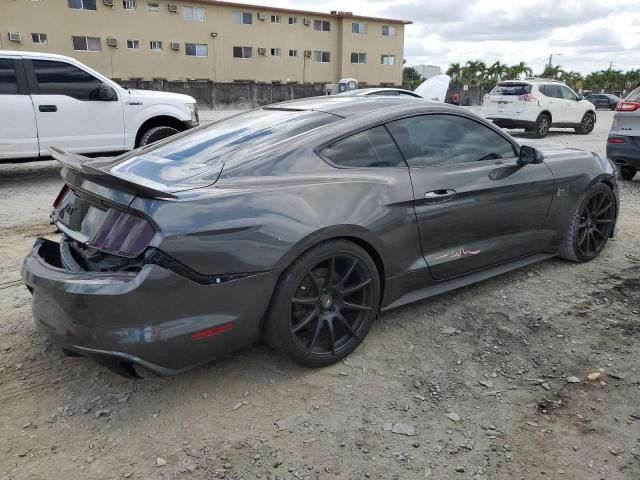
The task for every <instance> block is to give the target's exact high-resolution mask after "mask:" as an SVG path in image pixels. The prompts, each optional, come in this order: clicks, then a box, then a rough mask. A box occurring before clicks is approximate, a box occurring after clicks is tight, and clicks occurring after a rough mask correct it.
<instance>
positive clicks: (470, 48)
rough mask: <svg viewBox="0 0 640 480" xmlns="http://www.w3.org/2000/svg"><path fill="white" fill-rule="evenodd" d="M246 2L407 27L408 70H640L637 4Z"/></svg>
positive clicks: (596, 0)
mask: <svg viewBox="0 0 640 480" xmlns="http://www.w3.org/2000/svg"><path fill="white" fill-rule="evenodd" d="M247 3H253V4H257V5H271V6H278V7H291V8H298V9H305V10H306V9H308V10H316V11H323V12H325V11H326V12H329V11H331V10H344V11H351V12H353V13H354V14H355V15H367V16H380V17H386V18H397V19H402V20H410V21H412V22H413V24H412V25H408V26H407V29H406V32H405V59H406V60H407V65H418V64H427V65H438V66H440V67H442V70H443V71H445V70H446V68H447V67H448V66H449V65H450V64H451V63H454V62H459V63H464V62H466V61H467V60H483V61H484V62H486V63H487V64H490V63H493V62H494V61H496V60H500V61H501V62H503V63H507V64H515V63H518V62H520V61H524V62H526V63H527V64H528V65H529V66H530V67H532V68H533V70H534V73H538V74H539V73H541V72H542V70H543V69H544V66H545V65H546V64H547V62H548V61H549V55H550V54H554V56H553V64H554V65H561V66H562V68H563V69H565V70H576V71H578V72H580V73H582V74H587V73H589V72H592V71H596V70H603V69H607V68H609V65H610V63H611V62H612V64H613V68H614V69H617V70H629V69H635V68H640V0H421V1H416V0H340V1H330V0H298V1H292V0H264V1H263V0H247Z"/></svg>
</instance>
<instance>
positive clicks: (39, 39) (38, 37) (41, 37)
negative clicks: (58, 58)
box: [31, 33, 49, 45]
mask: <svg viewBox="0 0 640 480" xmlns="http://www.w3.org/2000/svg"><path fill="white" fill-rule="evenodd" d="M31 40H33V43H39V44H41V45H46V44H47V43H49V42H48V41H47V34H46V33H32V34H31Z"/></svg>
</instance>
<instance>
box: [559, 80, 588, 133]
mask: <svg viewBox="0 0 640 480" xmlns="http://www.w3.org/2000/svg"><path fill="white" fill-rule="evenodd" d="M559 87H560V91H561V92H562V98H563V99H564V102H565V105H566V107H565V113H564V115H565V117H564V122H565V123H576V124H577V123H580V122H581V121H582V116H583V115H584V113H585V112H584V107H583V105H582V102H579V101H578V95H576V94H575V92H574V91H573V90H571V89H570V88H569V87H567V86H566V85H559Z"/></svg>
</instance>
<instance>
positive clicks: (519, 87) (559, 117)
mask: <svg viewBox="0 0 640 480" xmlns="http://www.w3.org/2000/svg"><path fill="white" fill-rule="evenodd" d="M482 113H483V114H484V115H485V116H486V117H487V119H489V120H491V121H493V123H495V124H496V125H498V126H499V127H503V128H524V129H525V130H526V131H527V132H531V133H532V134H533V135H535V136H536V137H538V138H542V137H545V136H546V135H547V133H549V128H551V127H559V128H574V129H575V131H576V133H580V134H583V135H586V134H588V133H591V131H592V130H593V127H594V125H595V123H596V112H595V107H594V106H593V104H592V103H591V102H589V101H587V100H584V99H583V98H582V96H580V95H577V94H576V93H575V92H574V91H573V90H571V89H570V88H569V87H567V86H566V85H565V84H564V83H562V82H559V81H557V80H547V79H544V78H527V79H525V80H509V81H504V82H499V83H498V84H497V85H496V86H495V87H494V88H493V90H491V92H489V93H488V94H487V95H485V96H484V103H483V105H482Z"/></svg>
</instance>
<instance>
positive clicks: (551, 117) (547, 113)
mask: <svg viewBox="0 0 640 480" xmlns="http://www.w3.org/2000/svg"><path fill="white" fill-rule="evenodd" d="M540 115H546V116H547V117H549V123H553V115H551V112H550V111H549V110H542V111H541V112H540V113H539V114H538V116H540Z"/></svg>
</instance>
